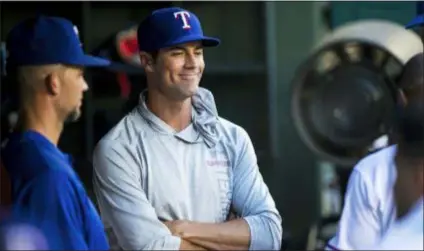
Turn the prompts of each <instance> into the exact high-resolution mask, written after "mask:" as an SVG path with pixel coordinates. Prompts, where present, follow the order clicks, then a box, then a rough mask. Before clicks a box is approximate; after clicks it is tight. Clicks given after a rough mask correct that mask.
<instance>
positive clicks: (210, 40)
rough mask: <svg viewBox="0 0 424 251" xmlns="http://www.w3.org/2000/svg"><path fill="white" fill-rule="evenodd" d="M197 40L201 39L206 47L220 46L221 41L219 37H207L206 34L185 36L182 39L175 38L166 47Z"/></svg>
mask: <svg viewBox="0 0 424 251" xmlns="http://www.w3.org/2000/svg"><path fill="white" fill-rule="evenodd" d="M195 41H201V42H202V44H203V46H205V47H215V46H218V45H219V44H220V43H221V41H220V40H219V39H218V38H214V37H205V36H197V35H196V36H184V37H181V38H180V39H176V40H173V41H172V42H171V43H169V44H166V45H165V46H164V47H171V46H175V45H179V44H185V43H190V42H195Z"/></svg>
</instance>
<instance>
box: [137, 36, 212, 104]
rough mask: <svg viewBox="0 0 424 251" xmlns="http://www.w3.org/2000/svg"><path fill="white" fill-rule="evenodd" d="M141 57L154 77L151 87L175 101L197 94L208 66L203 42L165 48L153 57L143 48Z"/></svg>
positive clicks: (147, 72)
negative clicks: (204, 55) (204, 56)
mask: <svg viewBox="0 0 424 251" xmlns="http://www.w3.org/2000/svg"><path fill="white" fill-rule="evenodd" d="M140 59H141V62H142V64H143V66H144V69H145V71H146V74H148V75H149V79H150V80H151V81H150V82H151V83H150V84H149V88H153V89H154V90H156V91H158V92H160V93H161V94H162V95H164V96H165V97H167V98H168V99H171V100H173V101H184V100H185V99H187V98H190V97H191V96H193V95H194V94H195V93H196V91H197V89H198V87H199V83H200V79H201V78H202V75H203V70H204V69H205V62H204V58H203V48H202V44H201V42H191V43H186V44H181V45H178V46H174V47H170V48H166V49H161V50H159V51H158V53H157V54H156V55H155V56H154V57H153V58H152V57H151V55H149V54H147V53H143V52H142V53H141V55H140Z"/></svg>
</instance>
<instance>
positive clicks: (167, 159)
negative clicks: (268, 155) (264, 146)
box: [93, 7, 282, 250]
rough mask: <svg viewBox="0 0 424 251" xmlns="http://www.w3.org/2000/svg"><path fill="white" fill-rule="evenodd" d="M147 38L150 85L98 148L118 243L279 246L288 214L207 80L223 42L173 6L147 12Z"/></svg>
mask: <svg viewBox="0 0 424 251" xmlns="http://www.w3.org/2000/svg"><path fill="white" fill-rule="evenodd" d="M138 43H139V50H140V60H141V64H142V66H143V68H144V70H145V73H146V77H147V82H148V87H147V90H146V91H144V92H142V93H141V95H140V103H139V105H138V106H137V107H136V108H135V109H134V110H133V111H131V112H130V113H129V114H128V115H127V116H126V117H124V118H123V119H122V120H121V121H120V122H119V123H118V124H117V125H116V126H115V127H114V128H113V129H112V130H111V131H110V132H109V133H108V134H107V135H106V136H105V137H104V138H103V139H102V140H101V141H100V142H99V143H98V145H97V147H96V149H95V153H94V161H93V163H94V187H95V193H96V196H97V198H98V202H99V207H100V212H101V215H102V219H103V222H104V224H105V227H106V228H109V229H110V230H109V234H110V235H109V237H110V242H111V246H112V248H115V247H119V248H123V249H132V250H155V249H162V250H187V249H192V250H199V249H216V250H223V249H230V250H236V249H239V250H247V249H252V250H279V249H280V247H281V239H282V226H281V217H280V215H279V213H278V211H277V209H276V206H275V203H274V200H273V199H272V197H271V195H270V193H269V190H268V188H267V186H266V184H265V183H264V181H263V179H262V176H261V174H260V172H259V168H258V165H257V158H256V155H255V151H254V149H253V144H252V142H251V140H250V138H249V136H248V134H247V132H246V131H245V130H244V129H243V128H242V127H240V126H237V125H235V124H233V123H231V122H230V121H228V120H225V119H223V118H221V117H219V116H218V113H217V109H216V106H215V102H214V98H213V95H212V94H211V93H210V92H209V91H208V90H206V89H203V88H199V82H200V79H201V77H202V73H203V70H204V68H205V63H204V58H203V48H204V47H212V46H217V45H218V44H219V43H220V41H219V40H218V39H216V38H211V37H206V36H204V35H203V32H202V28H201V25H200V22H199V20H198V18H197V17H196V15H195V14H194V13H192V12H189V11H187V10H184V9H181V8H175V7H174V8H164V9H159V10H156V11H154V12H153V13H152V14H151V15H150V16H148V17H147V18H146V19H145V20H144V21H143V22H142V23H141V24H140V25H139V27H138ZM230 212H235V214H236V215H237V216H238V217H236V219H231V220H230V219H229V217H228V216H229V215H230Z"/></svg>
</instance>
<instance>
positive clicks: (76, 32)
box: [74, 25, 82, 46]
mask: <svg viewBox="0 0 424 251" xmlns="http://www.w3.org/2000/svg"><path fill="white" fill-rule="evenodd" d="M74 32H75V34H76V35H77V37H78V40H80V45H81V46H82V43H81V39H80V37H79V31H78V27H77V26H76V25H74Z"/></svg>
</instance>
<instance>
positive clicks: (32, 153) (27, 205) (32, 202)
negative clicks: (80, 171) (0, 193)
mask: <svg viewBox="0 0 424 251" xmlns="http://www.w3.org/2000/svg"><path fill="white" fill-rule="evenodd" d="M1 157H2V162H3V164H4V166H5V168H6V170H7V171H8V174H9V176H10V179H11V183H12V198H13V208H14V210H15V211H25V212H26V213H25V214H26V217H25V218H27V219H29V220H30V221H31V223H33V224H34V225H35V226H36V227H38V228H39V229H41V230H42V231H43V232H44V234H45V235H46V237H47V239H48V244H49V249H56V250H57V249H59V250H65V249H66V250H108V249H109V245H108V243H107V239H106V235H105V232H104V228H103V224H102V222H101V220H100V217H99V215H98V213H97V211H96V209H95V207H94V206H93V204H92V202H91V201H90V199H89V197H88V195H87V193H86V192H85V189H84V187H83V185H82V182H81V181H80V179H79V178H78V176H77V175H76V173H75V171H74V170H73V168H72V163H71V160H70V157H69V156H68V155H66V154H64V153H62V152H61V151H60V150H59V149H58V148H57V147H56V146H55V145H54V144H52V143H51V142H50V141H49V140H48V139H47V138H45V137H44V136H43V135H41V134H39V133H37V132H35V131H26V132H23V133H14V134H12V135H11V136H10V137H9V139H8V142H7V143H6V145H5V146H4V147H3V149H2V151H1Z"/></svg>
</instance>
